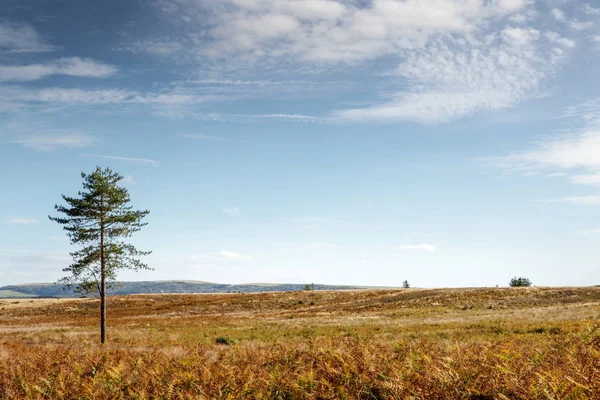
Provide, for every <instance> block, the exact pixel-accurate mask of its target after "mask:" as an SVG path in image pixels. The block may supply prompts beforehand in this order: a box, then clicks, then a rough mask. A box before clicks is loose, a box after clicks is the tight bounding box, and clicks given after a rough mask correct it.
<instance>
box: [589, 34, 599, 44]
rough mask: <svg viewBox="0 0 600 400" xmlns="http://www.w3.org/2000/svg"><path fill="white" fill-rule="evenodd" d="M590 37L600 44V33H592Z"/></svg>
mask: <svg viewBox="0 0 600 400" xmlns="http://www.w3.org/2000/svg"><path fill="white" fill-rule="evenodd" d="M590 39H592V41H593V42H595V43H596V44H598V45H600V35H592V36H590Z"/></svg>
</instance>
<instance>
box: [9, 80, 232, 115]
mask: <svg viewBox="0 0 600 400" xmlns="http://www.w3.org/2000/svg"><path fill="white" fill-rule="evenodd" d="M0 99H2V100H4V101H2V100H0V109H6V110H9V111H10V110H11V109H15V108H17V109H18V108H24V107H26V106H30V107H34V106H39V105H46V106H51V107H54V106H84V105H107V106H110V105H124V104H132V105H148V106H152V107H154V108H156V110H157V112H158V111H161V112H167V111H173V110H176V109H178V107H186V106H193V105H198V104H202V103H207V102H210V101H215V100H222V99H223V96H215V95H202V94H198V93H195V92H194V91H190V90H186V89H185V88H175V89H172V90H166V91H163V92H145V93H143V92H138V91H132V90H126V89H90V90H84V89H77V88H58V87H48V88H42V89H35V88H30V87H23V86H8V85H5V86H2V85H0Z"/></svg>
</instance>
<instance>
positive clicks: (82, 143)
mask: <svg viewBox="0 0 600 400" xmlns="http://www.w3.org/2000/svg"><path fill="white" fill-rule="evenodd" d="M13 143H17V144H20V145H21V146H23V147H27V148H30V149H33V150H38V151H50V150H55V149H57V148H64V147H66V148H84V147H89V146H92V145H93V144H95V143H96V139H95V138H94V137H92V136H90V135H88V134H85V133H69V132H66V133H46V134H20V135H18V136H17V137H16V138H15V139H14V140H13Z"/></svg>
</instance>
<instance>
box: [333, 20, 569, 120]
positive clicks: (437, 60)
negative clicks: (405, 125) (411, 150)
mask: <svg viewBox="0 0 600 400" xmlns="http://www.w3.org/2000/svg"><path fill="white" fill-rule="evenodd" d="M574 45H575V42H574V41H573V40H571V39H567V38H564V37H562V36H561V35H559V34H558V33H556V32H546V34H545V35H542V32H541V31H539V30H537V29H535V28H515V27H510V26H506V27H505V28H504V29H503V30H501V31H499V32H488V33H484V34H481V35H478V34H477V33H475V34H473V35H470V36H465V37H460V38H458V39H455V38H440V39H436V40H433V41H431V42H430V43H429V44H427V45H426V46H425V47H424V48H423V49H414V50H411V51H407V52H405V57H404V60H403V61H402V62H401V63H400V65H399V66H398V67H397V69H396V70H395V71H394V72H393V73H392V77H395V78H396V80H397V81H398V82H407V83H409V89H408V90H400V91H398V92H396V93H394V94H392V95H391V96H390V97H391V99H390V100H388V101H386V102H384V103H378V104H375V105H373V106H370V107H365V108H356V109H348V110H339V111H337V112H336V113H334V116H335V117H338V118H341V119H343V120H363V121H384V122H385V121H388V122H389V121H392V122H393V121H401V120H413V121H417V122H421V123H426V124H427V123H440V122H445V121H448V120H451V119H455V118H459V117H463V116H466V115H469V114H471V113H473V112H477V111H482V110H499V109H502V108H507V107H511V106H514V105H515V104H518V103H520V102H522V101H525V100H527V99H529V98H531V97H535V96H541V95H542V84H543V82H544V81H545V80H546V79H547V78H548V77H549V76H551V75H552V74H553V73H554V71H555V70H556V68H558V66H559V64H560V62H561V61H562V60H563V58H564V56H565V54H566V49H568V48H571V47H573V46H574Z"/></svg>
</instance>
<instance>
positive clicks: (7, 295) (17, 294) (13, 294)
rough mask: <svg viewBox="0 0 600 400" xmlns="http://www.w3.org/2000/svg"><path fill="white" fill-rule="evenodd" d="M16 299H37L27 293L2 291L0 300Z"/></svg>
mask: <svg viewBox="0 0 600 400" xmlns="http://www.w3.org/2000/svg"><path fill="white" fill-rule="evenodd" d="M14 297H37V296H32V295H30V294H27V293H21V292H15V291H13V290H0V298H14Z"/></svg>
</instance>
